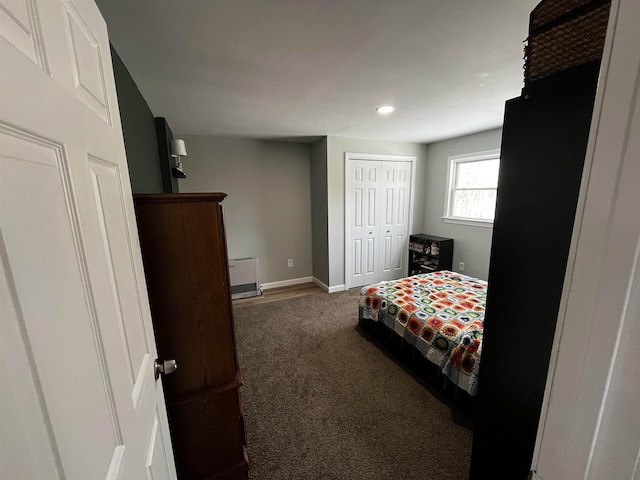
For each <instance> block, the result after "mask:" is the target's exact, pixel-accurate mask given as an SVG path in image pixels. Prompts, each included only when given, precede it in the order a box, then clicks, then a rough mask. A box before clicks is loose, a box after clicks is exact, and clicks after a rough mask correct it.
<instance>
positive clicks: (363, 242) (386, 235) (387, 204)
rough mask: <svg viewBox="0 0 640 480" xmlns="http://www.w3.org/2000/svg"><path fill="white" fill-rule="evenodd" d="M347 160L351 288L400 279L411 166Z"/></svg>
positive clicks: (408, 163) (348, 275)
mask: <svg viewBox="0 0 640 480" xmlns="http://www.w3.org/2000/svg"><path fill="white" fill-rule="evenodd" d="M363 156H365V155H358V157H355V158H347V160H346V162H347V175H346V190H347V197H346V207H345V208H346V215H345V217H346V227H347V228H346V231H345V234H346V236H347V242H346V243H347V248H346V262H347V268H346V282H347V288H352V287H357V286H361V285H367V284H370V283H376V282H378V281H382V280H392V279H395V278H401V277H403V276H404V275H406V273H407V262H406V257H407V239H408V236H409V219H410V208H411V180H412V171H413V162H412V161H409V160H406V161H397V160H396V161H393V160H378V159H377V158H378V156H374V155H366V157H373V158H372V159H361V158H360V157H363Z"/></svg>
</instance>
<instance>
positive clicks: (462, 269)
mask: <svg viewBox="0 0 640 480" xmlns="http://www.w3.org/2000/svg"><path fill="white" fill-rule="evenodd" d="M458 270H460V271H461V272H464V262H460V263H458Z"/></svg>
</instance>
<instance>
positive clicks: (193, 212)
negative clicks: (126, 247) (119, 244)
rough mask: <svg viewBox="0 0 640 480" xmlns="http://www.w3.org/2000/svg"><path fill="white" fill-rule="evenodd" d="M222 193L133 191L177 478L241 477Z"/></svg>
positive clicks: (241, 428)
mask: <svg viewBox="0 0 640 480" xmlns="http://www.w3.org/2000/svg"><path fill="white" fill-rule="evenodd" d="M225 196H226V195H225V194H166V195H164V194H163V195H135V196H134V200H135V205H136V216H137V221H138V229H139V235H140V243H141V247H142V257H143V262H144V267H145V275H146V278H147V285H148V290H149V297H150V304H151V314H152V318H153V322H154V326H155V333H156V343H157V345H158V355H159V358H161V359H169V358H172V359H175V360H176V362H177V365H178V369H177V371H176V372H175V373H173V374H172V375H168V376H163V377H162V382H163V385H164V390H165V397H166V403H167V411H168V415H169V426H170V430H171V435H172V439H173V445H174V453H175V459H176V467H177V470H178V476H179V478H180V479H181V480H190V479H203V478H230V479H231V478H234V479H236V478H238V479H240V478H246V456H245V455H246V454H245V448H244V447H245V443H246V442H245V433H244V425H243V419H242V408H241V402H240V398H239V387H240V386H241V385H242V377H241V375H240V370H239V366H238V360H237V354H236V347H235V345H236V342H235V327H234V323H233V310H232V303H231V292H230V281H229V268H228V256H227V246H226V237H225V231H224V222H223V216H222V206H221V205H220V202H221V201H222V200H223V199H224V197H225Z"/></svg>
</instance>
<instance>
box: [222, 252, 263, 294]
mask: <svg viewBox="0 0 640 480" xmlns="http://www.w3.org/2000/svg"><path fill="white" fill-rule="evenodd" d="M229 276H230V278H231V298H233V299H237V298H247V297H257V296H260V295H262V286H261V285H260V269H259V267H258V259H257V258H255V257H253V258H236V259H235V260H229Z"/></svg>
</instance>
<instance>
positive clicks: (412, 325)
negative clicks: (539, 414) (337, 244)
mask: <svg viewBox="0 0 640 480" xmlns="http://www.w3.org/2000/svg"><path fill="white" fill-rule="evenodd" d="M486 299H487V282H485V281H483V280H479V279H477V278H473V277H469V276H466V275H461V274H459V273H455V272H450V271H447V270H442V271H439V272H432V273H425V274H420V275H414V276H412V277H406V278H401V279H399V280H392V281H388V282H380V283H376V284H373V285H368V286H366V287H363V288H362V290H361V291H360V298H359V301H358V302H359V303H358V307H359V313H360V318H368V319H371V320H375V321H377V322H382V323H383V324H384V325H386V326H387V327H389V328H390V329H392V330H393V331H395V333H396V334H398V335H400V336H401V337H402V338H403V339H404V341H405V342H408V343H409V344H411V345H413V347H414V348H415V349H416V350H418V351H419V352H420V353H421V354H422V356H424V357H425V358H427V359H428V360H430V361H431V362H433V363H435V364H436V365H438V367H440V369H441V371H442V373H444V374H445V375H446V376H447V377H448V378H449V379H450V380H451V381H452V382H453V383H455V384H456V385H458V386H459V387H460V388H462V389H463V390H465V391H467V392H468V393H469V394H470V395H475V393H476V389H477V386H478V385H477V383H478V370H479V368H480V355H481V353H482V332H483V327H484V310H485V305H486Z"/></svg>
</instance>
